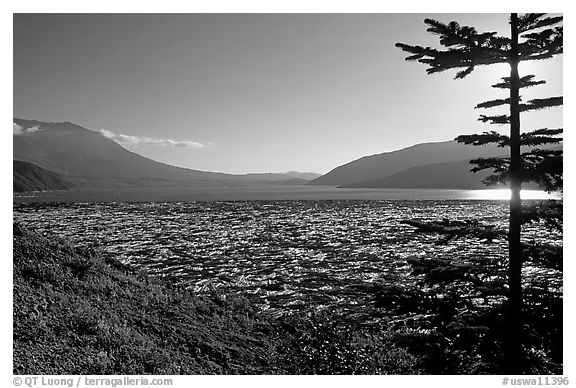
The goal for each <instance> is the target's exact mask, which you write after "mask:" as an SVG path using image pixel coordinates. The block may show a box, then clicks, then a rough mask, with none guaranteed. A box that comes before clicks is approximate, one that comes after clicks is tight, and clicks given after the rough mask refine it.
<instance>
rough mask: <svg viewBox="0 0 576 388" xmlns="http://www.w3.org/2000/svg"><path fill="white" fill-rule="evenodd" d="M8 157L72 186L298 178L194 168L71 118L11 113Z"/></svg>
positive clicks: (240, 182) (213, 183)
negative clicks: (127, 145)
mask: <svg viewBox="0 0 576 388" xmlns="http://www.w3.org/2000/svg"><path fill="white" fill-rule="evenodd" d="M13 125H14V133H13V146H14V147H13V150H14V151H13V159H15V160H21V161H25V162H29V163H33V164H35V165H37V166H39V167H41V168H44V169H47V170H50V171H53V172H55V173H58V174H61V175H62V176H64V177H65V178H66V179H67V180H68V181H69V182H70V184H71V185H72V186H74V187H88V188H89V187H104V188H106V187H108V188H114V187H135V186H136V187H147V186H153V187H158V186H166V185H169V186H191V185H196V186H202V187H204V186H215V187H226V186H229V185H245V184H267V183H279V184H302V183H305V182H303V181H294V177H293V176H291V175H288V174H275V173H270V174H244V175H234V174H226V173H221V172H210V171H200V170H195V169H189V168H183V167H176V166H172V165H169V164H166V163H162V162H158V161H155V160H152V159H149V158H146V157H144V156H142V155H139V154H137V153H135V152H132V151H130V150H127V149H126V148H124V147H122V146H121V145H119V144H118V143H116V142H114V141H113V140H111V139H109V138H107V137H105V136H103V135H102V134H100V133H99V132H96V131H92V130H89V129H87V128H84V127H82V126H80V125H77V124H73V123H71V122H42V121H38V120H26V119H20V118H16V117H15V118H13Z"/></svg>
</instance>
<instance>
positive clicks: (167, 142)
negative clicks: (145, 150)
mask: <svg viewBox="0 0 576 388" xmlns="http://www.w3.org/2000/svg"><path fill="white" fill-rule="evenodd" d="M100 134H101V135H102V136H104V137H107V138H109V139H112V140H114V141H115V142H116V143H118V144H120V145H123V146H134V145H140V144H150V145H156V146H165V147H166V146H167V147H186V148H204V147H205V145H204V144H202V143H198V142H196V141H191V140H172V139H157V138H153V137H144V136H129V135H122V134H115V133H114V132H112V131H109V130H107V129H101V130H100Z"/></svg>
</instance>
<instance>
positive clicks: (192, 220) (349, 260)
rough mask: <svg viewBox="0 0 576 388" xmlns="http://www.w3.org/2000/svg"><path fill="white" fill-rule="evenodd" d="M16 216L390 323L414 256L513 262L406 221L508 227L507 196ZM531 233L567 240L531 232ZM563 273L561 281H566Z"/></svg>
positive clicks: (31, 210) (127, 206)
mask: <svg viewBox="0 0 576 388" xmlns="http://www.w3.org/2000/svg"><path fill="white" fill-rule="evenodd" d="M13 210H14V219H15V220H18V221H22V222H23V223H24V224H25V225H29V226H30V227H33V228H34V229H36V230H40V231H41V232H47V233H55V234H57V235H60V236H62V237H64V238H67V239H69V240H71V241H73V242H74V243H76V244H79V245H83V246H96V247H98V248H100V249H102V250H103V251H104V252H106V253H107V254H111V255H114V256H115V257H117V258H118V259H120V260H122V261H123V262H125V263H129V264H130V265H133V266H135V267H138V268H141V269H144V270H146V271H148V272H149V273H151V274H153V275H155V276H161V277H166V278H168V279H170V281H174V282H178V283H180V284H183V285H185V286H186V287H189V288H191V289H193V290H195V291H196V292H210V291H211V290H220V291H222V292H224V293H240V294H242V295H245V296H247V297H248V298H249V299H250V300H251V301H252V302H253V303H255V304H257V305H258V306H260V307H261V308H262V309H263V310H267V311H269V312H271V313H273V314H275V313H282V312H286V311H298V310H303V309H307V308H309V307H315V308H318V309H330V311H333V312H336V313H338V314H340V315H342V316H345V317H346V318H347V319H350V320H354V321H355V322H363V323H367V324H370V323H374V322H375V321H376V322H377V321H378V320H381V319H386V317H385V312H382V311H376V310H374V309H373V308H372V304H371V302H372V299H371V298H372V296H371V295H370V293H367V292H366V289H367V288H369V287H370V285H371V284H373V283H382V284H392V283H398V282H402V283H411V282H414V281H415V280H416V279H415V278H414V277H413V276H412V275H411V273H410V267H409V266H408V264H407V262H406V258H408V257H456V256H461V255H482V256H491V257H502V256H505V255H506V247H507V244H506V242H505V241H496V242H495V243H493V244H485V243H483V242H481V241H477V240H474V239H459V240H454V241H452V242H450V243H449V244H447V245H437V244H435V242H436V238H435V237H434V236H430V235H425V234H417V233H414V228H412V227H411V226H408V225H406V224H403V223H401V221H402V220H406V219H417V220H434V219H439V218H440V219H441V218H449V219H454V220H462V219H470V218H473V219H476V220H478V221H481V222H487V223H490V224H494V225H497V226H500V227H505V226H506V224H507V210H508V204H507V202H506V201H479V200H421V199H418V200H292V201H285V200H281V201H278V200H274V201H211V202H203V201H197V202H194V201H191V202H134V203H124V202H109V203H58V204H55V203H54V204H52V203H35V204H25V203H21V204H14V206H13ZM524 235H525V238H530V239H535V240H536V241H542V242H556V243H558V244H562V236H561V235H552V234H546V233H542V232H539V231H538V230H537V229H533V228H526V229H525V231H524ZM560 275H561V274H560Z"/></svg>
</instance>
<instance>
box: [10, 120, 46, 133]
mask: <svg viewBox="0 0 576 388" xmlns="http://www.w3.org/2000/svg"><path fill="white" fill-rule="evenodd" d="M12 128H13V132H12V135H14V136H19V135H25V134H27V133H32V132H38V131H42V130H43V128H40V127H39V126H38V125H36V126H34V127H31V128H24V127H22V126H20V125H18V124H16V123H15V122H12Z"/></svg>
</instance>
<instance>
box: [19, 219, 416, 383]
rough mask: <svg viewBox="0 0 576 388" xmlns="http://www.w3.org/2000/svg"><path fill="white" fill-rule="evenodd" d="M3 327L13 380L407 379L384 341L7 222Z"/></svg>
mask: <svg viewBox="0 0 576 388" xmlns="http://www.w3.org/2000/svg"><path fill="white" fill-rule="evenodd" d="M13 321H14V324H13V339H14V341H13V359H14V361H13V373H14V374H17V375H56V374H107V375H114V374H127V375H136V374H157V375H162V374H359V373H367V374H382V373H390V374H413V373H417V370H416V369H415V364H416V360H415V358H414V357H413V356H410V355H409V354H407V352H406V351H405V350H403V349H400V348H397V347H395V346H394V345H393V344H392V343H391V342H390V340H389V339H387V338H386V337H384V336H382V337H376V336H374V335H371V336H369V335H366V333H364V332H363V331H354V330H352V329H351V328H347V330H346V331H344V332H341V331H339V330H338V329H337V328H336V327H335V326H334V325H332V324H331V320H330V319H327V318H326V317H323V316H321V315H318V316H316V318H315V317H314V316H306V315H303V316H294V315H289V316H286V317H279V318H273V317H271V316H267V315H264V314H263V313H261V312H259V311H258V310H256V309H255V308H253V307H252V306H250V305H249V304H248V302H247V300H246V299H245V298H243V297H241V296H234V295H220V294H218V292H216V291H213V293H212V295H209V296H201V295H197V294H194V293H192V292H191V291H188V290H186V289H184V288H181V287H178V286H176V285H174V284H171V283H168V282H163V281H161V280H155V279H152V278H149V277H147V276H146V274H144V273H137V272H134V271H133V270H131V269H130V268H129V267H127V266H125V265H122V264H120V263H118V262H117V261H116V260H115V259H114V258H113V257H109V256H107V255H105V254H103V253H99V252H98V251H97V250H94V249H92V248H78V247H75V246H73V245H70V244H69V243H67V242H65V241H62V240H60V239H58V238H57V237H55V236H40V235H38V234H36V233H34V232H33V231H31V230H29V229H27V228H26V227H24V226H22V225H20V224H17V223H15V224H14V227H13Z"/></svg>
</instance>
